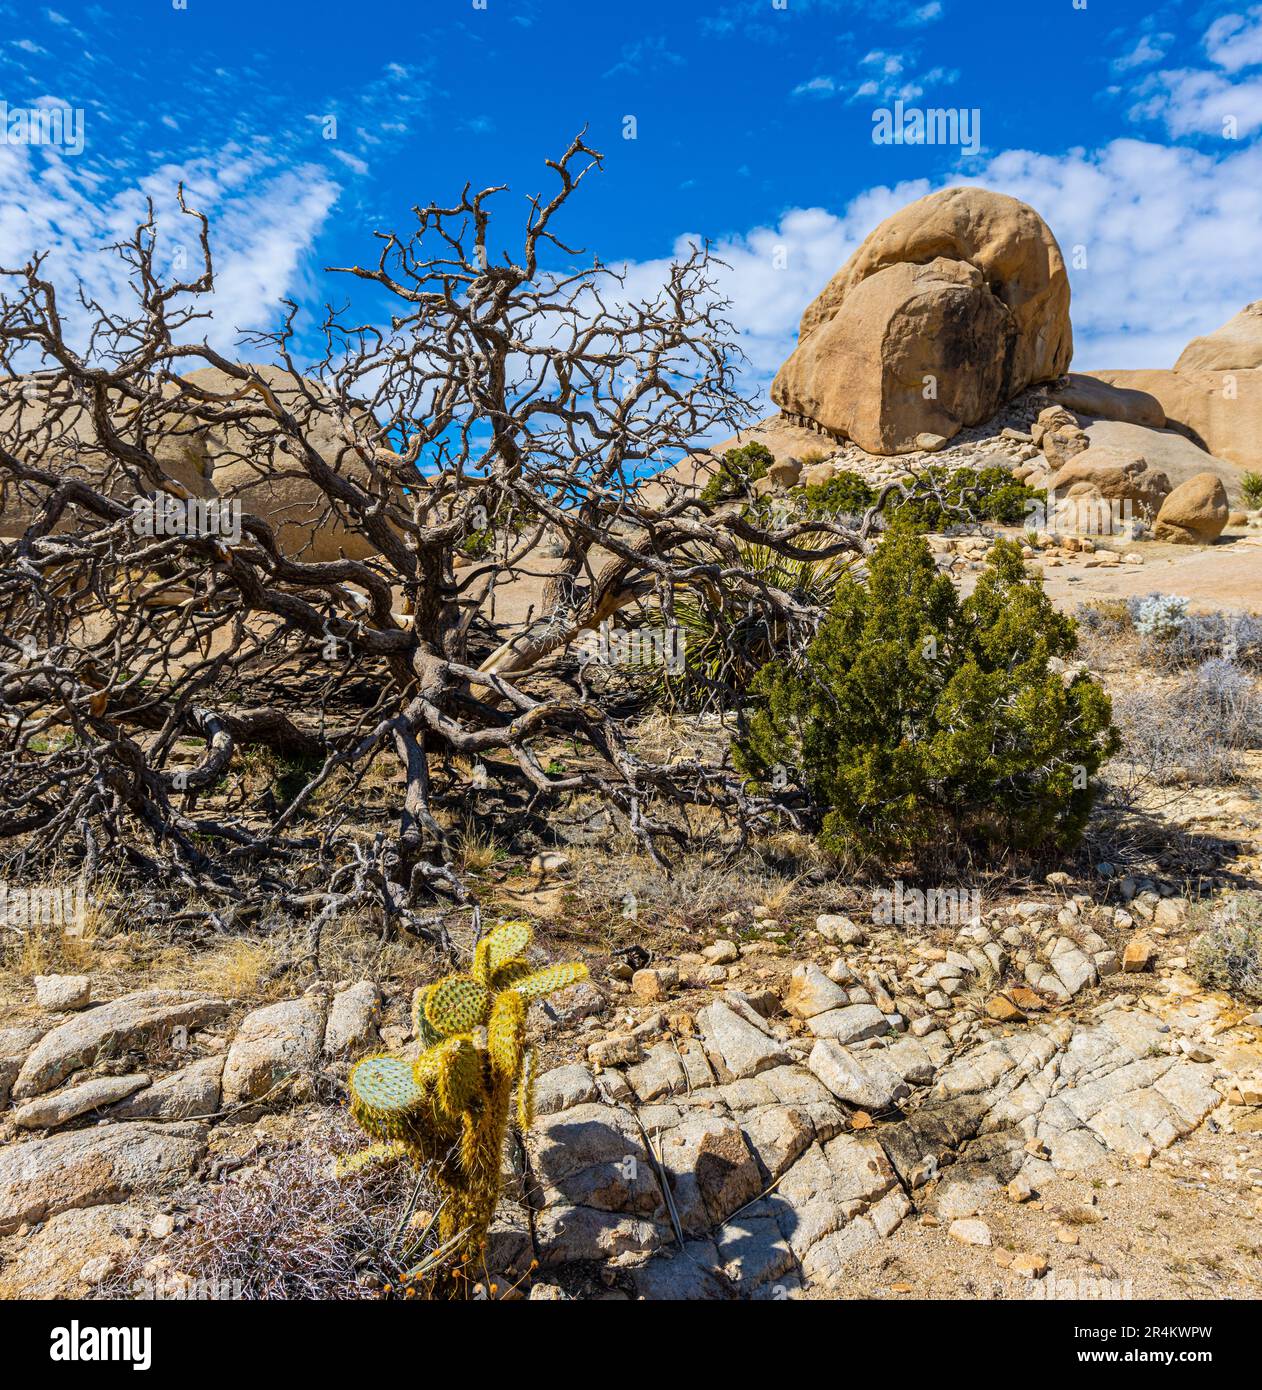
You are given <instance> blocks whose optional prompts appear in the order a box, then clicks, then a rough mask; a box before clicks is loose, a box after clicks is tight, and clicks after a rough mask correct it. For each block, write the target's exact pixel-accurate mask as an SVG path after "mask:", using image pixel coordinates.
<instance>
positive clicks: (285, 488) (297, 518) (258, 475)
mask: <svg viewBox="0 0 1262 1390" xmlns="http://www.w3.org/2000/svg"><path fill="white" fill-rule="evenodd" d="M253 370H254V371H255V372H256V373H257V374H258V375H259V376H260V377H262V379H263V380H264V381H265V382H266V383H267V384H268V386H269V387H271V389H272V390H273V391H274V392H275V395H276V399H277V400H278V402H279V403H280V405H281V407H282V408H283V409H285V410H287V411H289V412H290V413H291V414H292V415H294V416H295V418H297V419H298V420H299V422H300V423H301V424H302V425H303V426H304V429H305V432H306V438H307V441H308V442H309V443H310V444H311V446H312V447H313V448H314V449H315V451H316V453H317V454H319V456H320V458H321V459H322V460H323V461H324V463H326V464H327V465H328V466H329V467H330V468H331V469H333V470H334V471H335V472H337V473H341V474H342V475H343V476H345V477H348V478H352V479H354V480H355V481H358V482H364V481H365V480H366V479H367V477H368V469H367V467H366V466H365V464H364V463H363V461H362V460H361V459H360V457H359V455H358V454H357V453H356V451H355V450H354V449H353V448H352V446H351V444H350V442H349V440H348V439H347V437H346V435H345V434H344V433H342V430H341V428H340V424H341V423H342V422H341V421H340V420H339V417H338V416H337V415H336V414H334V413H332V412H330V411H328V410H327V409H323V408H321V409H316V408H313V407H312V406H311V405H310V404H309V403H308V402H307V401H306V400H305V398H304V396H303V392H302V389H301V388H300V386H299V385H298V383H297V382H296V381H295V379H294V378H293V376H291V375H290V374H289V373H287V372H284V371H282V370H281V369H280V368H276V367H267V366H255V367H254V368H253ZM182 381H185V382H187V383H189V385H190V386H191V387H193V388H194V389H195V390H201V391H207V392H212V393H213V394H214V395H216V396H231V395H233V394H234V393H235V392H236V391H238V390H240V389H241V386H240V383H239V382H238V381H237V380H236V379H235V378H233V377H229V376H228V375H226V374H225V373H224V372H221V371H220V370H219V368H218V367H202V368H200V369H199V370H197V371H195V372H189V374H188V375H187V376H186V377H184V378H182ZM305 385H306V389H308V390H310V391H312V392H313V393H315V395H316V396H317V397H318V398H319V397H320V396H321V392H320V387H319V386H318V385H317V384H316V383H314V382H310V381H308V382H306V383H305ZM247 402H248V403H249V404H250V405H254V404H257V402H258V398H257V397H256V396H248V397H246V398H245V399H244V400H243V403H242V404H243V408H244V407H245V405H246V404H247ZM345 423H346V424H347V425H349V424H350V423H351V420H350V417H348V418H347V420H346V421H345ZM206 447H207V451H208V454H209V459H210V476H211V479H212V481H213V484H214V488H215V491H216V493H217V494H218V495H219V496H220V497H223V498H230V499H233V500H236V501H238V502H240V504H241V510H242V511H243V512H249V513H252V514H253V515H255V516H257V517H259V518H260V519H261V520H263V521H266V522H267V523H268V524H269V525H270V526H271V527H272V528H273V529H274V530H275V532H276V538H277V542H278V544H279V545H280V548H281V550H282V551H284V552H285V554H287V555H289V556H290V557H291V558H293V559H297V560H303V561H318V560H337V559H341V558H342V557H345V558H347V559H351V560H362V559H366V558H367V557H368V556H370V555H372V554H375V552H376V547H375V546H374V545H373V544H372V542H371V541H370V540H369V539H368V538H367V537H366V536H363V535H361V534H360V533H358V532H357V531H355V530H352V529H351V528H349V527H348V526H347V525H346V523H345V521H344V520H343V518H342V516H341V515H339V512H338V509H337V508H336V507H335V506H334V504H333V503H332V502H330V500H329V498H328V496H327V495H326V493H325V492H324V490H323V489H322V488H321V487H320V486H319V485H318V484H317V483H315V482H313V481H312V479H311V477H310V476H309V475H308V473H307V472H306V469H305V468H304V467H303V466H302V464H301V463H300V462H299V459H298V457H297V455H296V454H294V453H291V452H289V449H288V447H287V445H286V443H285V442H284V436H283V434H282V432H281V431H280V429H279V428H275V427H273V426H271V425H270V423H268V424H260V425H254V426H253V427H252V428H250V429H245V428H242V427H235V426H234V427H229V428H227V429H216V430H215V431H214V432H213V433H211V434H210V435H209V436H208V438H207V440H206Z"/></svg>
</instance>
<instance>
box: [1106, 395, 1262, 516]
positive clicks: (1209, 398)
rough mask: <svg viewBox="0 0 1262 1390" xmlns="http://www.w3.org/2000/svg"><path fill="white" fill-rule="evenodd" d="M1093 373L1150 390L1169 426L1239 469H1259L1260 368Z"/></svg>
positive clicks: (1261, 442)
mask: <svg viewBox="0 0 1262 1390" xmlns="http://www.w3.org/2000/svg"><path fill="white" fill-rule="evenodd" d="M1091 375H1092V376H1094V377H1096V378H1098V379H1099V380H1101V381H1106V382H1108V383H1110V384H1111V385H1114V386H1123V387H1128V388H1131V389H1136V390H1140V391H1146V392H1148V393H1149V395H1152V396H1155V397H1156V398H1157V400H1159V401H1160V402H1161V408H1162V410H1164V411H1165V413H1166V424H1167V427H1168V428H1170V429H1174V430H1178V431H1179V432H1180V433H1181V434H1184V435H1186V436H1187V437H1188V438H1189V439H1190V440H1192V441H1193V443H1195V444H1197V445H1199V446H1200V447H1201V448H1202V449H1205V450H1207V451H1208V452H1209V453H1211V454H1213V455H1214V456H1215V457H1216V458H1218V459H1223V460H1226V462H1228V463H1232V464H1235V465H1236V466H1237V467H1238V468H1242V469H1262V370H1258V369H1256V368H1254V369H1243V368H1242V369H1240V370H1238V371H1203V370H1190V369H1189V370H1182V371H1177V372H1175V371H1168V370H1159V371H1158V370H1149V371H1130V372H1121V371H1116V372H1115V371H1107V372H1092V373H1091ZM1228 492H1229V493H1230V492H1231V489H1230V487H1228Z"/></svg>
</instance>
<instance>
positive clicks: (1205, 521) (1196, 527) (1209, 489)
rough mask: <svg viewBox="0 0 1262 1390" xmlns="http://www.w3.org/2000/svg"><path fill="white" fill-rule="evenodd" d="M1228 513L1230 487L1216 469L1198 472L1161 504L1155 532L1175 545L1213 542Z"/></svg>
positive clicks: (1158, 536) (1225, 522)
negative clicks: (1208, 471) (1228, 491)
mask: <svg viewBox="0 0 1262 1390" xmlns="http://www.w3.org/2000/svg"><path fill="white" fill-rule="evenodd" d="M1228 514H1229V510H1228V506H1227V490H1226V488H1224V487H1223V484H1222V479H1221V478H1219V476H1218V475H1217V474H1216V473H1198V474H1197V475H1196V477H1195V478H1189V479H1188V480H1187V482H1186V483H1180V484H1179V486H1178V487H1176V488H1175V489H1174V491H1173V492H1172V493H1171V494H1170V495H1169V496H1168V497H1167V498H1166V500H1165V501H1164V502H1163V503H1162V504H1161V510H1160V511H1159V512H1158V513H1157V524H1156V526H1155V527H1154V528H1153V536H1154V537H1155V538H1156V539H1157V540H1159V541H1173V542H1174V543H1175V544H1176V545H1212V544H1213V543H1214V542H1215V541H1216V540H1217V539H1218V537H1219V536H1221V535H1222V533H1223V528H1224V527H1225V526H1226V525H1227V517H1228Z"/></svg>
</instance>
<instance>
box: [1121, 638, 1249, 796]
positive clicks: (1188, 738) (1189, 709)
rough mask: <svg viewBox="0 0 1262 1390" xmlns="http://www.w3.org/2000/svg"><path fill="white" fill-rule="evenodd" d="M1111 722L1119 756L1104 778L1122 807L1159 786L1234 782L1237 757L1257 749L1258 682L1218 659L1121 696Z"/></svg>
mask: <svg viewBox="0 0 1262 1390" xmlns="http://www.w3.org/2000/svg"><path fill="white" fill-rule="evenodd" d="M1113 717H1114V720H1115V722H1116V724H1117V727H1118V729H1119V731H1120V732H1121V736H1122V756H1121V758H1120V759H1119V760H1118V761H1117V762H1116V763H1115V764H1114V766H1113V768H1112V770H1111V772H1110V778H1109V780H1110V783H1111V786H1112V789H1113V791H1114V793H1115V794H1117V795H1118V796H1119V797H1120V799H1121V801H1123V802H1126V801H1128V800H1130V799H1131V798H1133V797H1135V796H1136V795H1137V794H1138V793H1140V792H1141V791H1142V792H1144V793H1145V795H1151V793H1152V792H1153V791H1154V790H1157V789H1160V788H1162V787H1174V786H1178V785H1183V784H1186V783H1192V784H1194V785H1200V786H1222V785H1225V784H1227V783H1229V782H1234V781H1235V780H1237V778H1238V777H1239V775H1240V756H1239V755H1240V751H1241V750H1242V749H1245V748H1256V747H1258V746H1259V745H1260V744H1262V693H1260V692H1259V689H1258V683H1257V681H1256V679H1255V678H1254V677H1253V676H1251V675H1250V674H1249V672H1248V671H1246V670H1242V669H1241V668H1240V667H1239V666H1237V665H1235V664H1234V663H1233V662H1230V661H1225V660H1223V659H1221V658H1214V659H1213V660H1210V661H1207V662H1204V663H1202V664H1201V665H1200V666H1199V667H1196V668H1195V669H1192V670H1184V671H1180V672H1179V674H1178V676H1177V678H1176V679H1175V680H1174V681H1173V683H1170V682H1167V683H1165V684H1161V685H1153V684H1151V683H1149V684H1145V685H1143V686H1140V687H1131V688H1128V689H1124V690H1119V691H1118V692H1116V693H1115V694H1114V696H1113Z"/></svg>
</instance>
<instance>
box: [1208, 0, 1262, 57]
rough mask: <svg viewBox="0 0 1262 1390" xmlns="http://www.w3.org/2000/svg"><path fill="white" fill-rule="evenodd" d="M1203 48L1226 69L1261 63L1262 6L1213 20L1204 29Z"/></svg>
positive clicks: (1255, 6)
mask: <svg viewBox="0 0 1262 1390" xmlns="http://www.w3.org/2000/svg"><path fill="white" fill-rule="evenodd" d="M1205 51H1206V52H1207V53H1208V54H1209V56H1210V58H1211V59H1212V60H1213V61H1214V62H1215V63H1217V64H1218V66H1219V67H1220V68H1225V69H1226V70H1227V71H1228V72H1239V71H1240V69H1241V68H1247V67H1252V66H1253V65H1254V64H1256V63H1262V5H1254V6H1253V8H1252V9H1251V10H1249V11H1248V13H1247V14H1226V15H1223V16H1222V17H1221V18H1219V19H1216V20H1215V21H1214V22H1213V24H1211V25H1210V26H1209V28H1208V29H1207V30H1206V31H1205Z"/></svg>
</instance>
